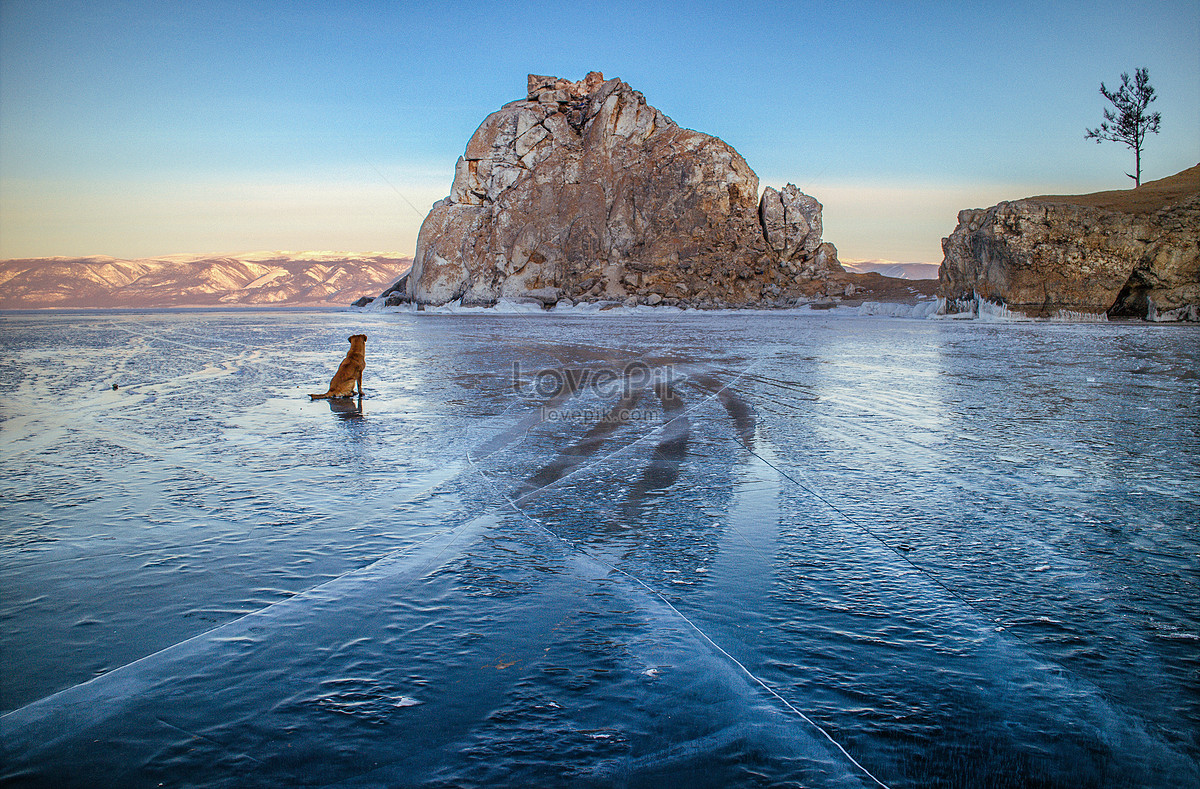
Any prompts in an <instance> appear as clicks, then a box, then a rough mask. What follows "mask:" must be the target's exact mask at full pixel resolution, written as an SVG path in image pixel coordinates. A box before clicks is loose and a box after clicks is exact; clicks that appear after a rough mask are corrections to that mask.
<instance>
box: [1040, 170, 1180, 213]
mask: <svg viewBox="0 0 1200 789" xmlns="http://www.w3.org/2000/svg"><path fill="white" fill-rule="evenodd" d="M1197 192H1200V164H1197V165H1196V166H1195V167H1189V168H1188V169H1186V170H1184V171H1182V172H1178V173H1175V175H1171V176H1168V177H1166V178H1160V179H1159V180H1157V181H1147V182H1146V183H1144V184H1142V185H1141V186H1139V187H1137V188H1136V189H1116V190H1113V191H1111V192H1094V193H1092V194H1087V195H1040V196H1038V197H1027V198H1025V199H1026V200H1037V201H1039V202H1042V203H1059V204H1064V205H1085V206H1091V207H1092V208H1100V209H1103V210H1105V211H1120V212H1122V213H1125V214H1153V213H1154V212H1156V211H1159V210H1161V209H1163V208H1166V207H1167V206H1169V205H1174V204H1175V203H1178V202H1179V201H1180V200H1183V199H1184V198H1186V197H1191V196H1192V195H1195V194H1196V193H1197Z"/></svg>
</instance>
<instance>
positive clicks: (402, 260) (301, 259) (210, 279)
mask: <svg viewBox="0 0 1200 789" xmlns="http://www.w3.org/2000/svg"><path fill="white" fill-rule="evenodd" d="M411 265H412V258H409V257H401V256H399V255H394V254H390V253H362V254H355V253H343V252H254V253H242V254H234V255H208V256H206V255H170V256H165V257H158V258H140V259H136V260H123V259H120V258H112V257H104V256H94V257H81V258H71V257H51V258H25V259H16V260H4V261H0V309H43V308H60V309H64V308H138V307H160V308H161V307H217V306H224V307H250V306H275V307H334V306H337V307H341V306H345V305H347V304H349V303H351V302H352V301H354V300H355V299H356V298H358V297H359V296H363V295H370V294H375V293H378V292H379V291H380V290H382V289H383V288H386V287H387V286H388V285H390V284H391V283H392V282H394V281H395V280H396V279H397V278H398V277H399V276H400V275H401V274H403V273H404V272H405V271H407V270H408V268H409V267H410V266H411Z"/></svg>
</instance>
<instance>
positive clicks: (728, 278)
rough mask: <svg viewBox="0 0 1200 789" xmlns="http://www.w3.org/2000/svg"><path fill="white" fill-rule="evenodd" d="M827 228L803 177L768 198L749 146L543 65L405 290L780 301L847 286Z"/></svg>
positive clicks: (433, 295)
mask: <svg viewBox="0 0 1200 789" xmlns="http://www.w3.org/2000/svg"><path fill="white" fill-rule="evenodd" d="M821 233H822V227H821V204H820V203H818V202H817V201H816V200H815V199H813V198H812V197H809V196H808V195H805V194H803V193H802V192H800V191H799V190H798V189H796V187H794V186H791V185H789V186H787V187H786V188H785V189H783V190H782V191H777V190H775V189H771V188H767V189H766V190H764V192H763V195H762V198H761V200H760V199H759V188H758V177H757V176H756V175H755V174H754V171H753V170H751V169H750V167H749V165H747V164H746V161H745V160H744V159H743V158H742V157H741V156H740V155H738V153H737V151H735V150H733V148H731V147H729V146H728V145H726V144H725V143H724V142H722V141H721V140H719V139H717V138H716V137H712V136H709V135H707V134H702V133H700V132H696V131H690V130H688V129H683V128H680V127H679V126H678V125H677V124H676V123H675V122H674V121H672V120H671V119H670V118H668V117H667V116H666V115H664V114H663V113H661V112H659V111H658V110H657V109H655V108H654V107H652V106H650V105H649V104H647V103H646V99H645V98H644V97H643V96H642V94H641V93H639V92H638V91H636V90H633V89H632V88H631V87H630V86H629V85H627V84H625V83H624V82H622V81H621V80H619V79H609V80H606V79H604V77H603V75H601V74H600V73H598V72H592V73H591V74H588V75H587V77H586V78H584V79H582V80H580V81H578V82H571V81H568V80H564V79H557V78H555V77H542V76H536V75H530V77H529V82H528V90H527V94H526V96H525V98H523V99H520V100H518V101H514V102H511V103H509V104H506V105H504V107H502V108H501V109H500V110H498V111H496V112H494V113H492V114H491V115H489V116H488V117H487V118H486V119H485V120H484V122H483V124H482V125H481V126H480V127H479V129H478V130H477V131H476V132H475V134H474V136H472V137H471V140H470V142H468V143H467V147H466V151H465V152H464V154H463V155H462V157H461V158H460V159H459V160H458V164H457V166H456V168H455V174H454V184H453V186H452V187H451V192H450V196H449V197H447V198H446V199H444V200H441V201H439V202H438V203H436V204H435V205H434V207H433V210H432V211H430V213H429V215H428V216H427V217H426V219H425V222H424V224H423V225H422V226H421V231H420V235H419V237H418V240H417V251H416V257H415V259H414V262H413V268H412V274H411V276H410V277H409V278H408V281H407V291H406V296H407V298H409V299H411V300H413V301H416V302H417V303H418V304H445V303H447V302H450V301H454V300H457V299H461V300H462V303H463V304H473V305H490V304H494V303H495V302H496V301H497V300H498V299H500V298H517V299H519V298H527V299H528V298H532V299H537V300H539V301H542V302H543V303H546V304H553V303H555V302H557V301H558V300H560V299H570V300H572V301H597V300H610V299H611V300H621V301H625V302H626V303H643V304H660V303H662V304H679V305H685V306H686V305H692V306H725V305H728V306H741V305H752V304H753V305H780V306H781V305H784V304H790V303H794V302H795V301H796V300H798V299H807V298H812V297H815V296H819V295H833V294H835V293H836V294H839V295H841V294H843V293H844V292H845V291H846V288H847V285H848V283H850V281H851V280H850V278H849V275H847V274H846V273H845V272H844V271H843V270H842V268H841V266H839V265H838V262H837V250H836V249H834V247H833V245H832V244H828V243H825V242H824V241H823V240H822V238H821ZM851 290H853V288H851ZM393 298H396V297H393Z"/></svg>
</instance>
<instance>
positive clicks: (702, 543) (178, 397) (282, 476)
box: [0, 313, 1200, 786]
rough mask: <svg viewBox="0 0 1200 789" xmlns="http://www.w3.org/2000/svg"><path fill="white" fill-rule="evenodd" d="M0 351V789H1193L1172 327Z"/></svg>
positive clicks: (204, 335)
mask: <svg viewBox="0 0 1200 789" xmlns="http://www.w3.org/2000/svg"><path fill="white" fill-rule="evenodd" d="M592 317H596V316H592ZM3 320H4V321H6V324H5V329H6V331H5V333H4V334H3V342H4V343H5V347H4V351H5V353H4V354H3V355H2V356H0V358H3V359H4V360H5V361H4V362H3V364H4V365H5V367H6V370H7V371H8V372H9V373H10V374H11V379H12V380H13V382H14V384H13V388H14V392H15V396H14V397H13V398H11V399H10V400H9V401H7V402H6V404H5V408H4V414H3V416H4V421H3V423H2V425H0V430H2V431H3V432H2V436H3V442H4V446H5V454H4V457H3V472H4V473H3V475H0V480H2V482H0V484H2V485H3V488H2V490H0V495H3V497H4V499H5V502H6V505H7V507H6V515H7V517H6V522H5V527H4V530H3V533H2V534H0V562H2V563H3V564H2V565H0V570H2V572H0V617H2V618H3V621H4V622H5V628H4V629H3V631H2V632H0V639H2V641H0V660H2V661H3V665H2V666H0V668H2V669H3V671H4V676H5V682H4V683H2V684H0V701H2V702H3V704H2V706H3V710H4V711H5V714H4V717H3V718H2V719H0V726H2V727H3V733H4V740H5V747H6V754H5V762H4V765H3V767H0V776H3V779H4V780H6V781H9V782H12V783H15V784H28V785H56V786H70V785H97V784H100V785H103V784H107V785H113V786H118V785H140V784H157V783H159V782H162V783H167V784H181V783H189V782H190V783H193V784H196V785H206V786H222V785H228V786H267V785H272V786H273V785H297V784H316V785H327V784H337V785H361V786H367V785H380V784H384V785H422V786H455V785H463V784H477V785H595V786H613V785H671V784H674V785H689V786H693V785H694V786H740V785H747V786H748V785H762V784H767V785H814V786H873V785H878V784H877V783H876V782H877V781H878V782H880V783H883V784H886V785H889V786H952V785H978V784H979V783H981V782H983V781H985V780H986V781H991V782H994V783H996V784H998V785H1028V784H1043V785H1105V784H1106V783H1107V784H1110V785H1146V786H1155V785H1158V786H1178V785H1186V784H1189V783H1196V782H1197V766H1196V759H1197V753H1198V750H1200V749H1198V747H1197V743H1196V741H1195V739H1194V733H1195V731H1197V730H1198V729H1200V705H1198V703H1197V702H1196V699H1195V697H1194V694H1191V692H1190V689H1191V681H1192V679H1193V677H1192V674H1193V673H1194V667H1195V666H1194V650H1193V649H1192V647H1193V646H1194V643H1195V636H1194V634H1196V633H1197V632H1200V622H1198V621H1197V616H1196V612H1195V610H1194V607H1193V606H1191V605H1190V601H1191V600H1192V599H1193V598H1194V589H1193V588H1192V586H1191V584H1190V583H1189V582H1188V580H1187V579H1188V578H1189V573H1191V571H1192V570H1194V567H1192V564H1193V563H1194V562H1193V559H1194V556H1195V553H1196V549H1197V546H1196V534H1195V528H1194V527H1195V525H1196V522H1195V514H1196V512H1197V507H1198V505H1200V499H1198V498H1197V496H1196V493H1195V491H1196V490H1197V489H1200V468H1198V467H1197V465H1196V463H1195V461H1194V460H1193V458H1195V457H1198V456H1200V452H1198V451H1197V450H1198V449H1200V447H1198V446H1197V445H1196V444H1197V441H1198V440H1200V436H1198V435H1197V433H1196V432H1195V430H1194V424H1193V422H1194V414H1195V413H1196V409H1197V407H1200V401H1198V400H1197V394H1196V391H1195V387H1194V375H1193V376H1192V377H1190V378H1189V377H1188V375H1187V373H1188V371H1191V370H1193V369H1194V368H1195V365H1196V362H1197V351H1196V348H1197V347H1200V343H1196V342H1195V339H1196V336H1195V330H1194V329H1192V328H1191V327H1170V330H1169V331H1167V332H1163V331H1162V330H1161V328H1159V327H1144V326H1121V325H1103V326H1070V325H1060V326H1047V325H1020V324H983V323H974V324H969V323H960V322H940V321H939V322H921V323H916V322H911V321H908V322H904V321H897V322H888V321H887V320H884V319H878V318H872V319H863V320H861V321H856V320H854V319H848V318H819V317H806V318H803V319H797V318H796V316H773V315H736V314H731V315H721V316H704V315H699V316H693V315H682V314H681V315H674V316H665V317H664V316H662V315H659V316H657V317H656V316H642V315H639V316H638V317H637V318H636V319H629V318H620V317H619V316H617V317H614V316H605V317H604V319H603V321H602V324H598V323H595V322H590V319H589V318H575V317H571V316H569V315H568V316H559V317H553V316H551V317H547V316H539V318H538V319H537V320H528V319H526V318H525V317H523V316H519V315H514V316H508V317H505V316H497V315H488V316H479V317H474V316H470V315H459V316H433V317H426V316H423V315H416V314H411V315H398V314H366V315H363V314H352V315H347V314H333V313H327V314H318V315H304V316H298V315H293V314H288V313H275V314H254V313H239V314H228V313H196V314H182V315H181V314H158V315H156V314H149V315H137V316H122V315H120V314H115V315H101V316H88V317H87V318H84V319H80V318H79V317H78V316H73V317H71V318H70V319H67V318H65V317H62V316H40V315H39V316H17V317H13V316H6V317H3ZM364 322H365V323H368V324H369V325H366V326H364V325H363V323H364ZM598 325H605V326H608V327H609V329H612V331H609V332H608V333H607V337H610V338H611V339H604V340H599V339H597V337H596V326H598ZM362 329H366V330H367V331H368V333H370V334H371V336H372V338H373V341H375V338H378V340H377V341H375V342H376V345H377V350H375V351H374V353H373V354H372V358H371V359H370V360H369V362H368V364H369V367H368V376H370V380H372V381H374V382H375V383H376V385H375V386H373V387H369V393H368V396H367V397H366V398H364V399H362V400H361V401H358V400H354V401H344V402H340V401H330V403H329V410H330V412H331V413H332V414H333V415H334V416H335V418H334V419H330V417H329V415H328V414H327V413H326V409H325V407H324V406H322V405H321V404H319V403H309V402H307V398H306V397H304V392H305V391H306V389H305V387H306V386H307V385H308V383H309V382H311V380H313V378H314V376H317V373H318V372H319V371H320V370H321V369H323V365H324V364H325V363H326V362H327V359H326V354H325V353H324V352H323V350H324V349H323V337H324V336H326V335H327V334H328V333H329V332H331V331H336V332H338V333H339V334H341V333H353V332H355V331H359V330H362ZM635 362H636V363H638V364H643V365H645V366H646V367H647V369H654V370H656V369H667V368H669V369H670V370H671V371H672V375H671V376H670V377H658V378H647V379H645V380H643V381H641V382H640V384H641V385H639V386H631V387H625V388H623V387H620V386H618V387H617V388H616V389H615V390H611V391H610V390H609V389H607V388H605V387H603V386H597V385H595V382H596V381H597V380H601V379H602V376H601V375H600V374H601V373H602V372H603V371H605V370H615V371H625V370H629V369H630V365H631V364H632V363H635ZM514 370H520V371H522V372H521V373H520V374H519V375H517V374H513V373H511V372H510V371H514ZM537 371H562V372H563V374H562V375H561V378H562V380H564V381H566V382H567V383H566V385H564V386H562V387H561V388H559V389H557V390H553V391H546V392H544V393H541V394H540V395H539V394H538V393H537V392H536V391H535V387H534V382H535V379H534V377H533V375H534V374H535V373H536V372H537ZM585 373H586V374H585ZM317 377H319V376H317ZM114 379H119V380H120V381H121V388H120V389H119V390H118V391H113V390H111V388H109V386H108V382H110V381H111V380H114ZM235 401H236V403H237V405H238V407H231V405H232V404H233V403H234V402H235ZM1148 403H1150V404H1153V406H1154V411H1153V413H1154V415H1155V418H1154V419H1153V420H1147V419H1146V418H1145V416H1144V414H1145V412H1143V411H1141V410H1139V409H1141V408H1143V407H1145V406H1146V404H1148ZM368 411H369V415H367V414H366V412H368ZM1118 472H1119V473H1118Z"/></svg>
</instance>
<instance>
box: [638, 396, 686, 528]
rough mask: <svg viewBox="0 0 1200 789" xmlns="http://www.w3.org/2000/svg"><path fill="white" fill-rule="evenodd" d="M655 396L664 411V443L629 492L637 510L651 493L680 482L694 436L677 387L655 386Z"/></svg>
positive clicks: (657, 447)
mask: <svg viewBox="0 0 1200 789" xmlns="http://www.w3.org/2000/svg"><path fill="white" fill-rule="evenodd" d="M654 393H655V394H657V395H658V399H659V400H660V401H661V402H662V407H663V427H662V440H660V441H659V442H658V445H657V446H656V447H655V448H654V457H653V459H652V460H651V461H650V465H649V466H647V467H646V470H645V471H643V472H642V477H641V479H639V480H638V481H637V482H636V483H635V484H634V486H633V487H632V488H631V489H630V491H629V504H630V506H631V507H636V506H637V505H638V504H639V503H640V502H641V501H642V499H644V498H645V497H646V495H647V494H648V493H650V492H651V491H656V490H665V489H666V488H669V487H671V485H672V484H674V482H675V480H676V479H678V478H679V468H680V466H681V465H682V464H683V460H684V458H686V457H687V450H688V440H689V439H690V438H691V434H692V425H691V422H690V421H689V420H688V418H687V413H686V412H685V410H684V402H683V398H681V397H680V396H679V393H678V392H676V391H675V389H674V387H672V386H671V385H670V384H668V383H666V382H659V383H656V384H655V385H654Z"/></svg>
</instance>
